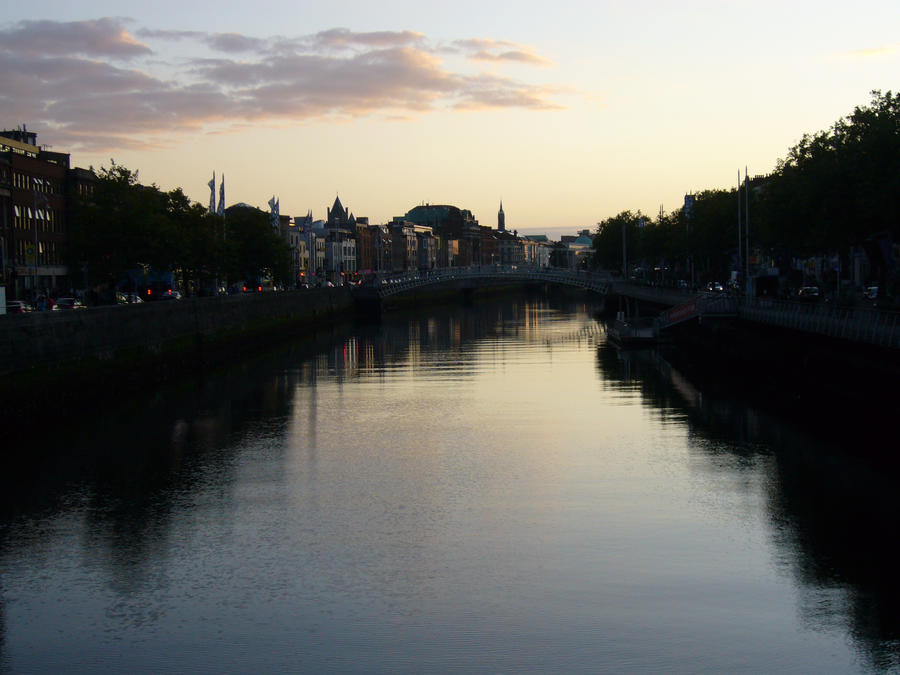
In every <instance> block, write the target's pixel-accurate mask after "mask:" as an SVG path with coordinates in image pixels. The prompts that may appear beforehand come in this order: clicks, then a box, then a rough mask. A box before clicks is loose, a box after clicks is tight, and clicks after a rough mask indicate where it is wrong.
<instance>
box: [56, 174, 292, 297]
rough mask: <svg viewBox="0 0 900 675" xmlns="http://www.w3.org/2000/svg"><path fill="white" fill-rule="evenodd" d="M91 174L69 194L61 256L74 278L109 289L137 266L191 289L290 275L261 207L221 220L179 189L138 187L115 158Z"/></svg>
mask: <svg viewBox="0 0 900 675" xmlns="http://www.w3.org/2000/svg"><path fill="white" fill-rule="evenodd" d="M94 174H95V176H96V181H95V182H94V183H93V189H92V191H91V192H90V193H89V194H86V195H73V196H72V197H73V201H74V203H75V207H74V211H73V217H72V221H71V228H70V243H69V246H68V249H67V253H66V257H67V263H68V265H69V269H70V270H72V273H71V275H70V276H71V277H72V278H73V280H74V281H76V282H81V283H83V284H84V286H85V287H87V288H96V287H106V288H114V287H117V286H121V285H122V284H123V280H126V279H128V278H130V277H133V276H134V273H135V271H137V270H140V271H141V272H142V273H143V274H144V275H145V276H146V275H147V274H148V272H150V271H152V272H155V273H160V272H171V273H172V274H174V275H175V277H176V278H177V281H178V282H179V285H181V286H182V288H185V289H191V290H192V292H195V293H212V292H215V285H216V283H217V282H218V283H219V284H220V285H221V284H228V283H234V282H237V281H240V280H255V279H256V278H257V277H259V276H261V275H270V276H272V277H273V278H274V279H275V280H276V281H277V282H281V283H288V282H289V281H290V273H291V269H290V250H289V248H288V246H287V244H286V243H285V242H284V241H283V239H282V238H281V237H280V236H279V234H278V233H277V232H276V231H275V230H274V229H273V228H272V227H271V226H270V224H269V215H268V214H267V213H265V212H264V211H261V210H260V209H257V208H253V207H246V206H233V207H230V208H229V209H228V210H227V211H226V213H225V217H224V218H223V217H222V216H217V215H215V214H211V213H209V211H208V209H207V208H206V207H204V206H202V205H201V204H199V203H197V202H192V201H191V200H190V199H189V198H188V197H187V196H186V195H185V194H184V192H183V190H182V189H181V188H176V189H174V190H170V191H168V192H165V191H163V190H160V189H159V188H158V187H157V186H156V185H149V186H147V185H141V184H140V182H139V181H138V173H137V172H136V171H131V170H130V169H128V168H126V167H124V166H122V165H119V164H116V163H115V161H111V164H110V166H109V167H102V168H100V169H99V170H97V171H95V172H94ZM75 270H80V271H81V276H82V278H81V279H79V278H78V277H79V274H78V273H77V272H75ZM125 283H127V281H126V282H125Z"/></svg>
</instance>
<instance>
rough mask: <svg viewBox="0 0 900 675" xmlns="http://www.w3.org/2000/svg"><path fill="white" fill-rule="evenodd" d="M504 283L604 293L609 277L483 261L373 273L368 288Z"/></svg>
mask: <svg viewBox="0 0 900 675" xmlns="http://www.w3.org/2000/svg"><path fill="white" fill-rule="evenodd" d="M504 283H523V284H529V283H540V284H560V285H563V286H574V287H576V288H582V289H585V290H588V291H594V292H595V293H600V294H602V295H605V294H606V293H607V291H608V290H609V285H610V279H609V277H608V276H607V275H605V274H598V273H596V272H587V271H581V270H578V271H569V270H561V269H554V268H547V269H536V268H533V267H523V266H517V265H509V266H507V265H483V266H477V267H450V268H443V269H435V270H430V271H427V272H410V273H408V274H404V275H399V276H390V277H376V278H375V280H374V282H373V283H372V284H370V286H369V288H370V289H372V290H374V292H375V293H376V294H377V296H378V298H380V299H384V298H389V297H391V296H395V295H400V294H401V293H406V292H409V291H414V290H417V289H424V288H427V287H440V286H444V287H447V288H461V289H465V288H476V287H478V286H482V285H497V284H504Z"/></svg>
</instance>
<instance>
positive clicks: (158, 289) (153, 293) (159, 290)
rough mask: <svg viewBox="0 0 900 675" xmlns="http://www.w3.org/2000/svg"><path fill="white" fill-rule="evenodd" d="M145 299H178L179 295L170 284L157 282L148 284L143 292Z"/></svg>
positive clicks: (152, 300)
mask: <svg viewBox="0 0 900 675" xmlns="http://www.w3.org/2000/svg"><path fill="white" fill-rule="evenodd" d="M143 297H144V301H145V302H147V301H150V302H154V301H156V300H176V299H177V298H178V296H176V295H175V291H173V290H172V287H171V286H169V285H168V284H161V283H155V284H151V285H150V286H148V287H147V288H146V289H145V290H144V293H143Z"/></svg>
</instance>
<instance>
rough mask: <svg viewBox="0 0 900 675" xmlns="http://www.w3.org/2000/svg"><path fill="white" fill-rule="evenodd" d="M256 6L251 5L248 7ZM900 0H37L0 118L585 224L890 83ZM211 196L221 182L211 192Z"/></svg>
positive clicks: (309, 199) (53, 135) (137, 151)
mask: <svg viewBox="0 0 900 675" xmlns="http://www.w3.org/2000/svg"><path fill="white" fill-rule="evenodd" d="M248 8H249V9H248ZM898 35H900V5H898V3H896V2H893V1H890V2H888V1H884V2H875V1H872V0H863V1H862V2H859V3H856V4H854V5H852V6H848V5H847V4H846V3H838V2H827V1H826V2H777V3H776V2H769V1H766V0H763V1H761V2H757V3H754V5H753V6H752V7H748V6H747V5H746V4H743V3H737V2H732V1H730V0H718V1H715V2H714V1H702V2H701V1H691V0H686V1H684V2H677V3H676V2H668V1H663V0H658V1H647V2H624V1H619V0H615V1H608V2H602V1H601V2H591V3H587V2H573V1H568V0H559V1H557V2H554V3H538V2H533V1H527V0H526V1H519V2H507V1H505V0H503V1H499V2H491V3H482V2H474V1H470V0H462V1H461V2H457V3H454V4H453V5H432V4H429V3H413V2H407V1H399V0H393V1H392V0H386V1H385V2H382V3H378V4H377V6H375V5H373V4H372V3H368V2H356V1H355V2H340V1H335V2H320V1H314V2H302V3H287V2H280V1H279V2H269V1H266V0H262V1H260V2H257V3H254V4H253V5H241V6H240V7H238V6H236V5H232V6H226V7H218V6H212V7H207V6H204V7H199V6H197V7H194V6H191V5H187V4H186V3H175V2H171V0H159V1H158V2H154V3H142V4H141V5H139V6H137V5H136V6H133V7H129V6H125V7H123V5H122V3H120V2H115V3H114V2H111V1H108V0H87V1H86V2H83V3H79V4H71V3H67V2H66V3H64V2H60V1H58V0H49V1H47V2H44V3H41V4H40V5H39V6H29V7H27V8H26V6H25V5H21V4H20V5H16V6H9V7H6V8H5V9H4V17H3V19H2V21H0V115H2V117H0V126H3V127H4V128H15V127H18V126H20V125H22V124H26V125H27V126H28V129H29V130H30V131H34V132H36V133H37V134H38V142H39V143H40V144H42V145H45V146H46V145H50V146H52V147H53V149H55V150H59V151H62V152H68V153H70V154H71V155H72V163H73V165H75V166H84V167H87V166H89V165H93V166H94V167H100V166H108V165H109V163H110V160H111V159H114V160H115V161H116V162H117V163H119V164H123V165H125V166H127V167H128V168H130V169H133V170H137V171H139V174H140V179H141V181H142V182H144V183H156V184H157V185H158V186H159V187H160V188H162V189H165V190H168V189H172V188H175V187H181V188H183V189H184V191H185V193H186V194H187V195H188V196H189V197H190V198H191V199H194V200H196V201H198V202H200V203H201V204H205V203H207V202H208V201H209V191H208V187H207V183H208V181H209V180H210V178H211V177H212V174H213V171H215V172H216V176H217V178H218V177H220V176H222V175H223V174H224V175H225V179H226V183H227V185H226V193H227V195H226V196H227V203H228V204H232V203H236V202H246V203H248V204H253V205H258V206H260V207H261V208H266V203H267V201H268V199H269V198H270V197H271V196H272V195H277V196H278V197H279V199H280V205H281V213H282V214H290V215H292V216H302V215H305V214H306V213H307V211H309V210H310V209H312V212H313V215H314V217H316V218H325V210H326V207H328V206H330V205H331V204H332V202H333V201H334V198H335V196H336V195H339V196H340V198H341V201H342V202H343V204H344V205H345V206H347V207H349V208H350V210H351V211H352V212H353V213H354V214H355V215H357V216H368V217H369V219H370V221H371V222H373V223H381V222H385V221H389V220H390V219H391V218H392V217H394V216H400V215H403V214H404V213H405V212H406V211H407V210H409V209H410V208H412V207H413V206H415V205H417V204H420V203H423V202H425V203H432V204H439V203H448V204H454V205H456V206H459V207H460V208H466V209H469V210H471V211H472V212H473V213H474V215H475V217H476V218H478V219H479V221H480V222H481V223H482V224H483V225H490V226H492V227H496V225H497V211H498V209H499V206H500V200H501V199H502V200H503V208H504V211H505V213H506V226H507V229H508V230H518V231H519V233H520V234H538V233H548V234H553V235H554V236H557V237H558V236H559V235H560V234H574V233H575V232H577V231H578V230H581V229H585V228H591V229H592V228H594V226H595V224H596V223H597V222H598V221H600V220H602V219H603V218H607V217H609V216H612V215H615V214H616V213H618V212H620V211H623V210H625V209H631V210H635V211H636V210H638V209H640V210H641V211H643V212H644V213H645V214H646V215H648V216H655V215H656V213H657V212H658V210H659V208H660V206H662V207H663V208H664V209H665V210H666V211H667V212H669V211H672V210H674V209H676V208H678V207H679V205H680V204H681V202H682V199H683V195H684V194H685V193H687V192H691V191H697V190H703V189H708V188H726V189H727V188H729V187H731V186H733V184H734V182H735V177H736V173H737V169H738V167H741V168H743V167H744V166H745V165H746V166H749V168H750V173H751V174H761V173H768V172H770V171H772V170H773V169H774V168H775V166H776V162H777V161H778V160H779V159H780V158H783V157H784V156H785V154H786V153H787V150H788V149H789V148H790V147H791V146H792V145H794V144H795V143H796V142H797V141H799V140H800V138H801V137H802V135H803V134H806V133H814V132H816V131H819V130H822V129H825V128H827V127H829V126H830V125H831V124H833V123H834V122H835V121H836V120H837V119H838V118H840V117H841V116H844V115H847V114H849V113H850V112H852V110H853V108H854V107H855V106H858V105H865V104H867V103H868V102H869V100H870V94H869V92H870V91H871V90H873V89H880V90H882V91H887V90H892V91H897V90H898V89H900V38H898V37H897V36H898ZM217 196H218V195H217Z"/></svg>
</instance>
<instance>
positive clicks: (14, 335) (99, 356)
mask: <svg viewBox="0 0 900 675" xmlns="http://www.w3.org/2000/svg"><path fill="white" fill-rule="evenodd" d="M353 314H354V299H353V294H352V292H351V291H350V289H349V288H322V289H315V290H308V291H290V292H284V293H262V294H247V295H234V296H223V297H218V298H188V299H184V300H180V301H174V300H170V301H161V302H153V303H142V304H134V305H117V306H111V307H94V308H90V309H87V310H75V311H72V310H67V311H55V312H34V313H31V314H20V315H7V316H3V317H0V405H2V406H3V410H4V412H5V413H9V412H11V411H12V412H15V411H18V410H26V409H29V408H32V407H34V406H35V405H41V404H42V403H51V402H53V401H55V400H58V399H59V397H61V396H62V397H64V398H66V397H68V398H71V396H72V395H74V393H77V392H83V393H85V394H90V393H91V392H93V391H97V390H100V389H103V390H105V391H109V390H115V389H117V388H118V387H120V386H127V385H132V386H133V385H137V386H141V385H149V384H152V383H155V382H157V381H159V380H164V379H168V378H169V377H170V376H171V375H172V374H173V373H176V372H181V371H183V370H184V369H187V368H202V367H204V366H209V365H214V364H216V363H221V362H224V361H227V360H228V359H233V358H235V357H236V356H237V355H239V354H242V353H246V352H248V351H249V350H251V349H254V348H259V347H260V346H262V345H264V344H268V343H271V342H272V341H273V340H275V339H284V338H292V337H302V336H304V335H314V334H315V333H316V332H321V331H323V330H330V329H331V327H332V326H333V325H334V324H336V323H339V322H341V321H349V320H352V318H353Z"/></svg>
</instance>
